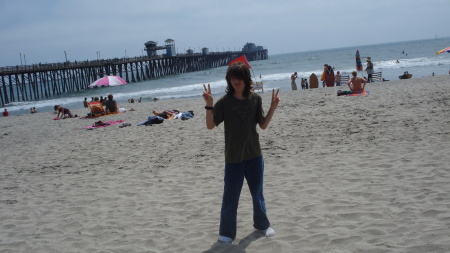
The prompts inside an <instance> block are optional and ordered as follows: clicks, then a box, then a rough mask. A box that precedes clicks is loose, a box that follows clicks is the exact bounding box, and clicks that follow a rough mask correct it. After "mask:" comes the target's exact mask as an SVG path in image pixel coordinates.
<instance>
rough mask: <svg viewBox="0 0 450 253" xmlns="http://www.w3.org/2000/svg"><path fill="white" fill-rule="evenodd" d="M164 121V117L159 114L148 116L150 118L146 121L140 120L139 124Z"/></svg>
mask: <svg viewBox="0 0 450 253" xmlns="http://www.w3.org/2000/svg"><path fill="white" fill-rule="evenodd" d="M163 122H164V118H163V117H159V116H156V115H154V116H150V117H148V119H147V120H146V121H142V122H139V123H138V124H137V126H142V125H146V126H147V125H153V124H161V123H163Z"/></svg>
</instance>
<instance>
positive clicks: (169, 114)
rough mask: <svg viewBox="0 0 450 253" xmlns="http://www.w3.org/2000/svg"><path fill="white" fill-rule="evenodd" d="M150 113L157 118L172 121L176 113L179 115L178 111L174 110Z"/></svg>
mask: <svg viewBox="0 0 450 253" xmlns="http://www.w3.org/2000/svg"><path fill="white" fill-rule="evenodd" d="M152 113H153V114H154V115H155V116H159V117H161V118H164V119H173V118H175V116H176V115H177V114H178V113H180V111H179V110H175V109H174V110H170V111H168V110H164V111H162V112H158V111H156V110H153V111H152Z"/></svg>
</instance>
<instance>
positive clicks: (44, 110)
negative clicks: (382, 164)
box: [0, 75, 447, 116]
mask: <svg viewBox="0 0 450 253" xmlns="http://www.w3.org/2000/svg"><path fill="white" fill-rule="evenodd" d="M441 76H442V77H444V76H447V75H436V76H429V77H430V78H432V77H441ZM422 78H428V77H418V78H412V79H409V80H414V79H422ZM397 81H402V80H389V81H386V82H384V83H386V84H387V83H389V82H397ZM375 83H378V82H375ZM322 88H329V87H320V85H319V88H318V89H322ZM336 88H339V89H344V90H345V89H348V86H347V85H346V84H345V85H343V86H340V87H337V86H335V87H334V89H336ZM280 91H284V92H288V91H290V86H289V87H288V88H284V89H282V90H280ZM298 91H302V92H306V91H307V90H302V89H299V90H298ZM201 92H202V91H199V95H198V96H190V97H180V98H167V99H159V101H166V100H169V101H177V100H191V99H201V98H202V97H201ZM224 94H225V93H221V95H224ZM113 95H114V93H113ZM55 99H56V98H55ZM137 99H138V98H136V99H135V103H123V102H122V103H120V102H119V101H118V100H117V99H116V100H117V101H118V103H120V104H121V105H123V106H125V105H128V106H127V107H130V108H131V107H132V106H133V105H134V104H138V103H137ZM151 99H152V97H145V98H143V100H148V101H145V102H143V103H153V102H154V101H150V100H151ZM120 100H123V99H120ZM42 101H49V99H47V100H42ZM34 102H35V103H39V102H40V100H37V101H27V103H29V107H36V105H35V104H33V103H34ZM59 104H60V105H62V106H67V105H65V104H64V103H59ZM75 104H78V106H75V107H74V106H73V105H75ZM53 106H54V105H51V106H45V107H37V108H36V109H37V110H38V113H48V112H53V109H52V108H53ZM9 107H10V106H6V107H1V108H0V110H3V109H5V108H6V109H8V108H9ZM67 107H68V108H69V109H70V110H72V111H73V110H79V109H83V101H82V100H80V102H79V103H78V102H77V103H73V102H70V103H69V106H67ZM8 111H9V110H8ZM9 112H10V116H22V115H27V114H31V113H30V110H29V108H27V109H20V110H14V111H9ZM82 115H84V114H82ZM79 116H80V115H79Z"/></svg>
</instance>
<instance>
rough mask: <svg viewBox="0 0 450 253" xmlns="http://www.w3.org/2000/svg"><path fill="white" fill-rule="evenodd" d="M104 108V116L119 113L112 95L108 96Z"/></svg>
mask: <svg viewBox="0 0 450 253" xmlns="http://www.w3.org/2000/svg"><path fill="white" fill-rule="evenodd" d="M105 107H106V114H110V113H118V112H119V107H117V102H116V100H114V97H113V95H112V94H109V95H108V101H106V102H105Z"/></svg>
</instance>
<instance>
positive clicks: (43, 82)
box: [0, 49, 268, 106]
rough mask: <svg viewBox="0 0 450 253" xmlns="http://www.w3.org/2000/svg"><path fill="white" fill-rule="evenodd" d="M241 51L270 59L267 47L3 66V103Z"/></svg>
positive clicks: (210, 64)
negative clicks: (251, 49) (170, 55)
mask: <svg viewBox="0 0 450 253" xmlns="http://www.w3.org/2000/svg"><path fill="white" fill-rule="evenodd" d="M242 54H245V55H246V57H247V60H248V61H256V60H265V59H268V51H267V49H263V50H258V51H251V52H244V51H233V52H232V51H230V52H221V53H208V54H190V55H180V56H173V57H163V56H151V57H150V56H143V57H134V58H121V59H110V60H96V61H84V62H65V63H54V64H34V65H28V66H16V67H6V68H0V104H1V105H2V106H5V105H7V104H9V103H13V102H22V101H34V100H40V99H48V98H51V97H53V96H57V95H61V94H64V93H71V92H76V91H81V90H84V89H87V88H88V86H89V85H90V84H91V83H92V82H94V81H95V80H97V79H98V78H101V77H104V76H108V75H117V76H120V77H122V78H123V79H124V80H125V81H127V82H130V83H132V82H140V81H145V80H151V79H155V78H159V77H164V76H168V75H176V74H182V73H187V72H194V71H201V70H206V69H210V68H216V67H221V66H226V65H227V64H228V63H229V62H230V61H231V60H233V59H235V58H237V57H239V56H241V55H242Z"/></svg>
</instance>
